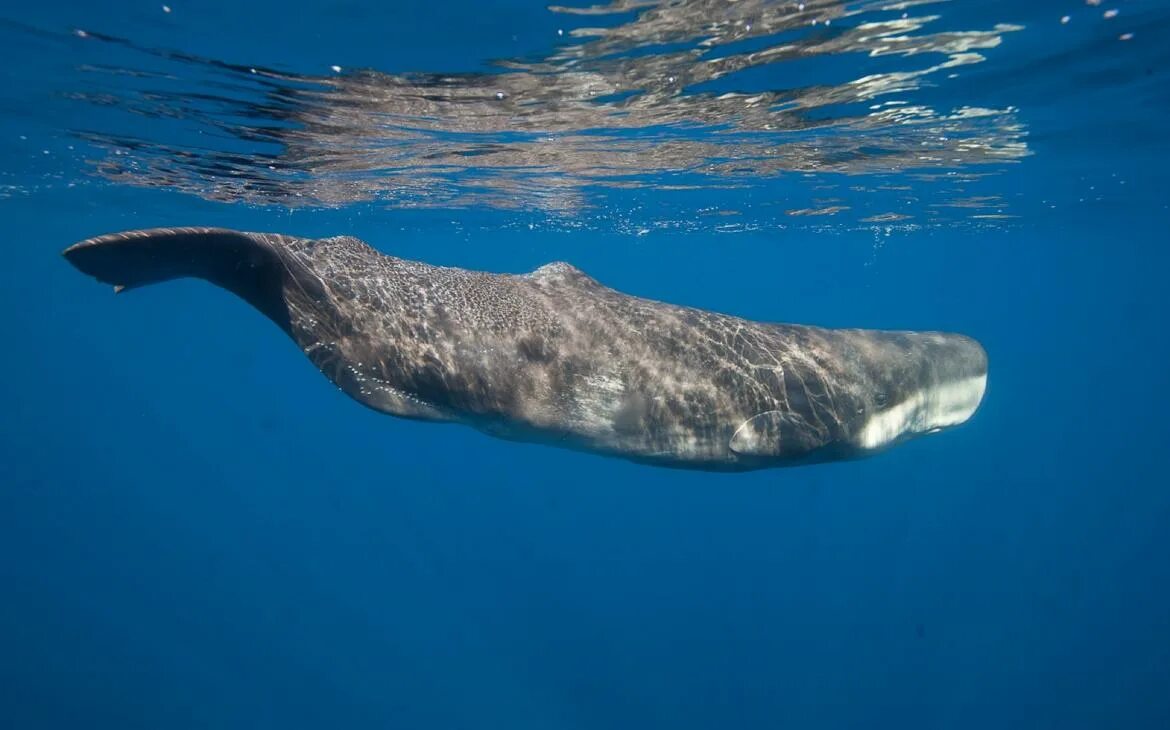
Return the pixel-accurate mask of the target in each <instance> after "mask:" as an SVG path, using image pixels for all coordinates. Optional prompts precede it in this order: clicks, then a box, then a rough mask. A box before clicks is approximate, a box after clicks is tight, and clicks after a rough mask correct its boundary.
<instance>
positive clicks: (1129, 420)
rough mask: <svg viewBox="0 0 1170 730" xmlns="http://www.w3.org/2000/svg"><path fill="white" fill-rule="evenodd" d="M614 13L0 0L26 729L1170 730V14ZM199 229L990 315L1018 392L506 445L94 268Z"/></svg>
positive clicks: (5, 386)
mask: <svg viewBox="0 0 1170 730" xmlns="http://www.w3.org/2000/svg"><path fill="white" fill-rule="evenodd" d="M567 5H568V7H555V6H554V7H552V8H550V7H547V6H546V5H545V4H544V3H539V2H534V1H533V0H493V1H492V2H483V3H474V2H470V1H469V0H450V1H449V2H433V3H415V2H392V3H359V2H325V1H324V0H297V1H296V2H292V3H290V2H280V3H278V2H274V1H272V0H254V1H253V2H250V3H245V4H241V3H234V2H226V1H224V0H203V1H202V2H190V3H187V2H184V1H183V0H175V2H174V4H173V5H170V6H165V7H164V6H162V5H161V4H158V3H131V2H115V3H109V4H100V5H99V4H96V3H84V2H80V0H62V1H60V2H57V3H52V4H46V5H34V4H16V3H7V4H5V6H4V7H3V8H2V9H0V41H2V42H0V59H2V60H3V63H0V78H2V79H3V83H2V84H0V160H2V161H3V164H2V165H0V221H2V222H3V224H2V225H3V232H4V234H5V242H6V248H5V251H6V254H7V256H8V258H7V260H6V262H5V263H6V265H5V266H4V267H3V269H2V274H0V275H2V276H3V285H2V286H0V298H2V299H0V302H2V308H3V311H4V312H6V313H7V315H6V317H5V322H6V328H5V330H6V331H5V337H4V342H5V348H4V352H5V357H4V358H3V365H2V367H3V370H2V375H3V377H0V402H2V403H3V404H4V414H5V415H4V417H3V418H2V419H0V485H2V486H0V586H2V588H0V726H3V727H6V728H20V729H24V728H59V727H65V728H73V727H86V728H106V727H109V728H188V727H189V728H207V727H217V728H235V727H240V728H244V727H246V728H257V727H272V728H292V727H342V728H359V727H361V728H364V727H394V728H495V727H506V728H512V729H519V728H540V729H541V730H547V729H549V728H598V727H605V728H625V727H631V728H648V727H664V728H714V727H720V728H777V727H797V728H806V727H807V728H846V727H848V728H855V727H867V728H868V727H878V728H887V727H889V728H908V727H913V728H919V727H921V728H987V727H995V728H1017V727H1018V728H1062V729H1066V728H1106V727H1109V728H1113V727H1124V728H1164V727H1170V533H1168V532H1167V525H1170V491H1168V490H1167V488H1166V479H1165V476H1164V472H1165V466H1164V452H1165V448H1166V440H1167V435H1168V430H1167V425H1166V417H1165V414H1166V413H1167V410H1168V409H1170V397H1168V390H1167V386H1168V385H1170V384H1168V382H1167V368H1166V362H1167V356H1168V349H1170V348H1168V335H1167V326H1168V324H1170V316H1168V312H1170V308H1168V307H1167V305H1166V273H1165V272H1166V271H1167V267H1168V265H1170V252H1168V249H1167V246H1166V244H1167V236H1166V230H1167V223H1170V211H1168V207H1167V206H1168V203H1170V201H1167V198H1166V179H1167V178H1166V170H1167V162H1168V160H1170V158H1168V153H1170V144H1168V143H1167V137H1166V134H1165V129H1166V118H1167V112H1170V93H1168V91H1167V90H1168V89H1170V72H1168V71H1167V69H1168V68H1170V50H1168V49H1170V43H1168V41H1170V4H1167V3H1165V2H1153V1H1147V0H1118V2H1109V1H1108V0H1106V1H1105V2H1104V3H1100V4H1098V3H1096V2H1091V3H1088V4H1086V3H1083V2H1080V1H1079V0H1062V1H1060V2H1055V1H1050V0H1044V1H1043V2H1036V3H1008V2H1000V1H989V2H974V1H968V0H962V1H956V2H915V1H913V0H912V1H911V2H903V3H897V4H892V3H865V2H862V3H850V4H841V3H836V2H808V3H799V4H798V3H771V2H749V1H748V0H740V2H730V1H729V0H728V1H724V0H705V1H700V0H691V1H689V2H685V1H684V2H656V1H655V0H644V1H642V0H629V1H625V2H620V1H619V2H614V3H613V4H612V5H602V4H598V5H596V6H587V5H586V4H584V3H580V2H570V3H567ZM1113 11H1116V12H1113ZM1062 19H1063V22H1062ZM814 21H815V22H814ZM162 225H216V226H226V227H232V228H238V229H242V230H256V231H279V232H284V233H290V234H296V235H301V236H328V235H337V234H351V235H355V236H359V237H361V238H363V239H364V240H366V241H368V242H370V243H371V244H372V245H374V246H376V247H378V248H380V249H382V250H383V251H386V252H388V253H393V254H395V255H397V256H402V257H405V258H414V259H421V260H425V261H428V262H432V263H440V264H449V265H458V266H463V267H467V268H474V269H483V270H490V271H510V272H520V271H527V270H530V269H532V268H534V267H536V266H539V265H541V264H543V263H547V262H549V261H554V260H565V261H570V262H572V263H573V264H575V265H576V266H578V267H580V268H582V269H583V270H585V271H586V272H588V273H589V274H590V275H592V276H594V277H595V278H597V279H599V280H600V281H602V282H603V283H605V284H607V285H609V286H613V287H615V288H617V289H620V290H622V291H626V292H630V293H633V294H638V295H642V296H647V297H651V298H655V299H661V300H665V301H670V302H675V303H681V304H688V305H693V306H699V307H704V308H708V309H713V310H717V311H723V312H729V313H733V314H736V315H741V316H745V317H749V318H753V319H760V320H778V321H787V322H799V323H808V324H819V325H827V326H842V327H877V328H908V329H940V330H946V331H955V332H962V333H965V334H968V335H971V336H973V337H976V338H978V339H979V340H980V341H981V342H982V343H983V344H984V346H985V347H986V349H987V351H988V353H989V357H990V363H991V367H990V378H989V386H988V392H987V396H986V398H985V400H984V403H983V405H982V407H981V408H980V410H979V411H978V413H977V414H976V415H975V417H974V418H973V419H972V420H971V421H970V422H969V423H967V424H964V425H963V426H961V427H959V428H957V429H954V430H952V431H948V432H945V433H942V434H938V435H936V436H932V437H930V438H925V439H920V440H917V441H914V442H911V443H907V444H904V445H902V446H899V447H898V448H896V449H894V450H891V451H889V452H888V453H884V454H881V455H879V456H876V457H874V458H872V459H867V460H862V461H853V462H846V463H838V464H826V465H818V466H813V467H801V468H794V469H779V470H765V471H759V472H751V473H744V474H712V473H704V472H687V471H678V470H669V469H656V468H652V467H647V466H640V465H635V464H631V463H626V462H624V461H621V460H617V459H611V458H603V457H599V456H592V455H588V454H580V453H575V452H570V451H562V450H558V449H553V448H548V447H544V446H539V445H526V444H517V443H510V442H506V441H501V440H495V439H491V438H489V437H487V436H484V435H481V434H479V433H477V432H474V431H472V430H470V429H466V428H462V427H458V426H443V425H427V424H420V423H416V422H410V421H403V420H397V419H394V418H389V417H385V416H381V415H378V414H376V413H374V412H372V411H369V410H367V409H364V408H362V407H361V406H359V405H357V404H355V403H353V402H352V401H350V400H349V399H347V398H346V397H345V396H344V395H342V394H341V393H340V392H338V391H337V390H336V389H335V388H333V387H332V386H330V385H329V383H328V382H327V381H325V379H324V378H322V377H321V375H320V374H319V373H318V372H317V371H316V370H315V368H314V367H313V366H312V365H311V364H309V363H308V362H307V361H306V360H305V359H304V358H303V357H301V356H300V355H299V353H298V352H297V348H296V346H295V345H293V344H292V343H290V342H289V341H288V340H287V339H286V338H285V336H284V335H283V334H282V333H281V332H279V331H278V330H277V329H276V328H275V327H273V326H272V325H271V323H269V322H268V321H266V320H264V318H263V317H262V316H261V315H259V314H258V313H256V312H255V311H253V310H252V309H250V308H248V307H246V306H245V305H243V304H242V303H241V302H239V301H238V300H236V299H234V298H233V297H231V296H230V295H228V294H227V293H225V292H223V291H220V290H217V289H213V288H211V287H209V286H207V285H206V284H204V283H202V282H197V281H180V282H175V283H170V284H167V285H165V286H159V287H151V288H146V289H142V290H139V291H134V292H129V293H127V294H124V295H120V296H117V297H115V296H112V295H111V293H110V292H109V290H108V288H106V287H103V286H99V285H97V284H95V283H94V282H93V281H92V280H90V279H88V278H87V277H85V276H82V275H80V274H79V273H78V272H77V271H75V270H74V269H73V268H72V267H70V266H69V265H68V264H67V263H66V262H65V261H64V260H63V259H62V258H61V256H60V251H61V250H62V249H63V248H64V247H65V246H67V245H69V244H71V243H73V242H75V241H78V240H81V239H84V238H87V237H90V236H94V235H98V234H100V233H106V232H112V231H117V230H123V229H129V228H143V227H150V226H162Z"/></svg>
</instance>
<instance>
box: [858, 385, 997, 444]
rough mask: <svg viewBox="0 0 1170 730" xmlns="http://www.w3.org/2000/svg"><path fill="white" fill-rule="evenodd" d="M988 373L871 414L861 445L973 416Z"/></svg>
mask: <svg viewBox="0 0 1170 730" xmlns="http://www.w3.org/2000/svg"><path fill="white" fill-rule="evenodd" d="M986 388H987V375H986V374H984V375H976V376H974V377H971V378H964V379H963V380H956V381H955V382H953V383H943V384H941V385H937V386H935V387H933V388H928V389H926V390H920V391H918V392H916V393H914V394H913V395H912V396H910V397H909V398H907V399H906V400H904V401H902V402H901V403H898V404H895V405H893V406H891V407H890V408H887V409H886V410H884V411H881V412H879V413H876V414H874V415H873V417H871V418H870V419H869V420H868V421H867V422H866V423H865V426H863V427H862V429H861V431H859V432H858V434H857V439H856V442H857V445H858V446H860V447H861V448H864V449H878V448H881V447H882V446H885V445H886V444H889V443H891V442H893V441H894V440H895V439H897V438H898V437H899V436H901V435H902V434H905V433H931V432H934V431H938V430H940V429H943V428H946V427H948V426H957V425H959V424H960V423H963V422H964V421H966V420H967V419H968V418H970V417H971V416H972V415H973V414H974V413H975V410H976V409H977V408H979V403H980V401H982V400H983V391H984V390H986Z"/></svg>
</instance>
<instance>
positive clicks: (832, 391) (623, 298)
mask: <svg viewBox="0 0 1170 730" xmlns="http://www.w3.org/2000/svg"><path fill="white" fill-rule="evenodd" d="M64 255H65V258H66V259H67V260H68V261H69V262H70V263H72V264H73V265H74V266H75V267H77V268H78V269H79V270H81V271H82V272H84V273H86V274H89V275H91V276H93V277H95V278H97V279H98V280H100V281H102V282H105V283H107V284H113V285H114V286H115V290H116V291H124V290H128V289H134V288H137V287H141V286H144V285H147V284H153V283H157V282H162V281H166V280H169V279H175V278H180V277H197V278H202V279H205V280H207V281H209V282H211V283H213V284H215V285H217V286H220V287H223V288H224V289H227V290H229V291H231V292H233V293H235V294H236V295H238V296H239V297H240V298H242V299H244V300H245V301H247V302H248V303H250V304H251V305H252V306H253V307H255V308H256V309H258V310H259V311H260V312H262V313H263V314H264V315H265V316H267V317H268V318H269V319H271V320H272V321H273V322H275V323H276V324H277V325H278V326H280V327H281V328H282V329H283V330H284V331H285V332H286V333H287V334H288V335H289V336H290V337H291V338H292V340H293V341H294V342H295V343H296V344H297V345H298V346H299V347H300V348H301V350H302V351H303V352H304V353H305V355H306V356H308V358H309V359H310V360H311V361H312V362H313V364H314V365H316V366H317V367H318V368H319V369H320V370H321V372H322V373H324V374H325V375H326V377H328V378H329V379H330V380H331V381H333V382H334V383H335V384H336V385H337V386H338V387H340V389H341V390H342V391H344V392H345V393H346V394H348V395H349V396H350V397H352V398H353V399H355V400H357V401H358V402H360V403H362V404H364V405H366V406H369V407H370V408H373V409H376V410H378V411H381V412H383V413H388V414H392V415H395V416H400V417H405V418H413V419H421V420H428V421H446V422H456V423H462V424H466V425H470V426H472V427H475V428H477V429H479V430H481V431H484V432H487V433H490V434H492V435H495V436H498V437H502V438H507V439H513V440H521V441H536V442H542V443H547V444H553V445H558V446H563V447H568V448H574V449H580V450H587V451H591V452H595V453H601V454H608V455H614V456H620V457H624V458H627V459H631V460H634V461H638V462H643V463H649V464H655V465H660V466H669V467H680V468H693V469H711V470H726V471H742V470H750V469H759V468H765V467H774V466H787V465H796V464H808V463H815V462H824V461H832V460H839V459H850V458H857V457H862V456H867V455H869V454H873V453H876V452H879V451H882V450H884V449H886V448H888V447H890V446H892V445H894V444H897V443H899V442H902V441H904V440H906V439H908V438H911V437H914V436H919V435H922V434H927V433H933V432H935V431H939V430H942V429H945V428H948V427H952V426H956V425H958V424H961V423H963V422H965V421H967V420H968V419H969V418H970V417H971V416H972V415H973V414H974V413H975V411H976V410H977V409H978V407H979V404H980V402H981V401H982V399H983V395H984V391H985V388H986V383H987V355H986V353H985V351H984V349H983V348H982V347H981V346H980V345H979V343H978V342H976V341H975V340H974V339H971V338H970V337H966V336H964V335H959V334H951V333H943V332H912V331H885V330H862V329H827V328H821V327H811V326H803V325H796V324H778V323H765V322H754V321H749V320H745V319H741V318H738V317H734V316H729V315H725V314H719V313H715V312H710V311H705V310H700V309H694V308H690V307H685V306H677V305H673V304H667V303H663V302H657V301H651V300H648V299H643V298H638V297H634V296H629V295H626V294H623V293H621V292H618V291H615V290H613V289H610V288H608V287H606V286H604V285H602V284H600V283H598V282H597V281H595V280H594V279H592V278H590V277H589V276H587V275H586V274H585V273H583V272H581V271H580V270H578V269H576V268H574V267H573V266H571V265H569V264H566V263H560V262H558V263H551V264H547V265H545V266H542V267H540V268H539V269H536V270H535V271H532V272H530V273H525V274H493V273H485V272H478V271H469V270H465V269H459V268H451V267H440V266H432V265H428V264H425V263H422V262H418V261H410V260H405V259H400V258H396V257H393V256H387V255H383V254H381V253H379V252H378V251H376V250H375V249H373V248H371V247H370V246H369V245H367V244H365V243H364V242H362V241H360V240H358V239H356V238H352V237H348V236H338V237H333V238H325V239H308V238H299V237H296V236H288V235H282V234H275V233H245V232H239V231H233V230H227V229H216V228H163V229H151V230H141V231H128V232H123V233H115V234H110V235H104V236H99V237H96V238H91V239H88V240H85V241H82V242H80V243H77V244H75V245H73V246H70V247H69V248H68V249H66V250H65V252H64Z"/></svg>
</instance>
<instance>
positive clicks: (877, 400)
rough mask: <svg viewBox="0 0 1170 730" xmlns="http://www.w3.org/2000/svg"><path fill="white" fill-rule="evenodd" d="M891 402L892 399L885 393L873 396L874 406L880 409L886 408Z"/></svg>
mask: <svg viewBox="0 0 1170 730" xmlns="http://www.w3.org/2000/svg"><path fill="white" fill-rule="evenodd" d="M889 402H890V397H889V396H888V395H886V394H885V393H883V392H877V393H874V394H873V404H874V405H875V406H877V407H878V408H885V407H886V404H887V403H889Z"/></svg>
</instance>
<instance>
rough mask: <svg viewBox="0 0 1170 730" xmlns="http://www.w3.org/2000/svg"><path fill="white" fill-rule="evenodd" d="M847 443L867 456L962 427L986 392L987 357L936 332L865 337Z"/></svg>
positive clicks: (962, 340)
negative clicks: (856, 403)
mask: <svg viewBox="0 0 1170 730" xmlns="http://www.w3.org/2000/svg"><path fill="white" fill-rule="evenodd" d="M864 337H865V338H867V340H868V342H867V343H866V345H865V346H864V347H863V349H870V350H872V352H871V353H870V357H866V358H864V362H865V363H866V365H865V367H863V368H862V371H863V373H864V376H863V379H862V382H861V383H860V386H861V387H859V388H858V391H857V392H858V398H859V401H860V406H859V408H858V412H857V417H856V418H855V419H854V420H853V423H852V428H851V429H850V438H849V440H850V443H851V445H852V446H853V447H854V448H855V449H857V450H858V451H859V452H861V453H863V454H865V453H871V452H875V451H880V450H883V449H885V448H887V447H889V446H892V445H894V444H897V443H900V442H902V441H905V440H907V439H910V438H914V437H917V436H921V435H924V434H930V433H935V432H938V431H941V430H943V429H947V428H951V427H953V426H958V425H960V424H962V423H965V422H966V421H967V420H969V419H970V418H971V416H973V415H974V414H975V411H976V410H978V408H979V405H980V403H981V402H982V401H983V394H984V392H985V391H986V389H987V353H986V351H985V350H984V349H983V347H982V346H981V345H980V344H979V343H978V342H977V341H975V340H973V339H971V338H970V337H966V336H964V335H957V334H949V333H941V332H921V333H920V332H891V333H876V332H868V333H865V335H864Z"/></svg>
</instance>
